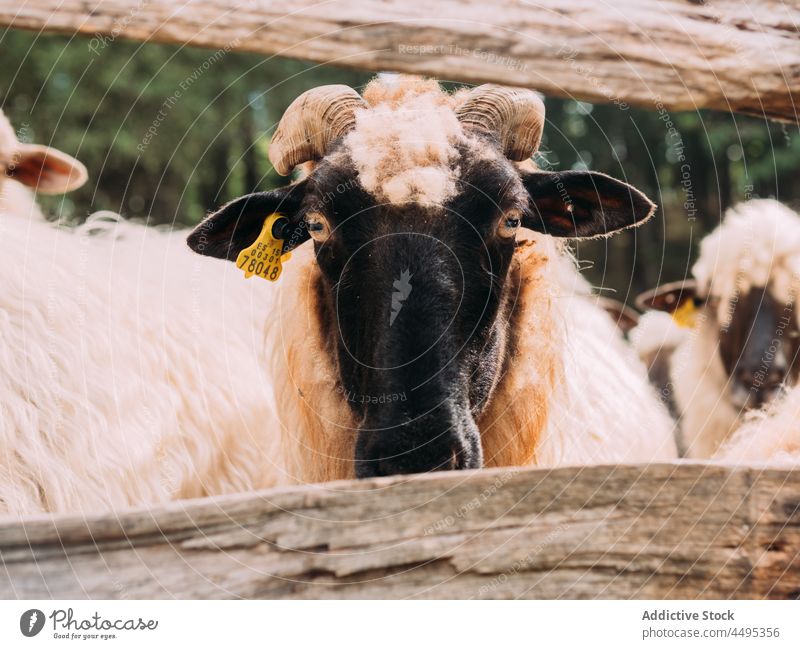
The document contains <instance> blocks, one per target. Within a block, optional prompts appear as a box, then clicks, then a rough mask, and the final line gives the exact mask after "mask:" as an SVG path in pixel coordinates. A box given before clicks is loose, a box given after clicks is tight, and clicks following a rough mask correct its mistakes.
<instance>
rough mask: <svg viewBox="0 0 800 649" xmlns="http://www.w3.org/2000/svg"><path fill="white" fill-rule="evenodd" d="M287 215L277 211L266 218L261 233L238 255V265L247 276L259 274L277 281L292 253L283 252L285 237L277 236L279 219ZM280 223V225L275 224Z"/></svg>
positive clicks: (271, 280)
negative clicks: (284, 263)
mask: <svg viewBox="0 0 800 649" xmlns="http://www.w3.org/2000/svg"><path fill="white" fill-rule="evenodd" d="M281 220H283V221H285V220H286V219H285V217H283V216H281V215H280V214H278V213H277V212H276V213H274V214H270V215H269V216H268V217H267V218H266V219H265V220H264V226H263V227H262V228H261V234H259V235H258V239H256V240H255V241H254V242H253V244H252V245H250V246H248V247H247V248H245V249H244V250H242V251H241V252H240V253H239V255H238V256H237V257H236V265H237V266H238V267H239V268H241V269H242V270H243V271H244V276H245V278H248V277H252V276H253V275H258V276H259V277H263V278H264V279H267V280H269V281H270V282H276V281H277V280H278V278H279V277H280V276H281V271H283V265H282V264H283V262H285V261H288V260H289V258H290V257H291V253H289V252H287V253H286V254H283V239H281V238H278V237H277V236H275V232H276V231H278V232H279V231H280V223H278V222H279V221H281ZM276 223H278V227H277V228H276V227H275V224H276Z"/></svg>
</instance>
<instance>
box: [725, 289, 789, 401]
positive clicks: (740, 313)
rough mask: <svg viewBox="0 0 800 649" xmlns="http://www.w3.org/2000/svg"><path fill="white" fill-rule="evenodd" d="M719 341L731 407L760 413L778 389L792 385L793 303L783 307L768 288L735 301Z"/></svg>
mask: <svg viewBox="0 0 800 649" xmlns="http://www.w3.org/2000/svg"><path fill="white" fill-rule="evenodd" d="M719 340H720V346H719V352H720V358H721V359H722V364H723V366H724V367H725V371H726V372H727V374H728V376H729V377H730V381H729V386H730V393H731V400H732V402H733V404H734V405H735V406H736V407H737V408H746V409H749V408H760V407H761V406H763V405H764V404H765V403H767V402H768V401H769V400H770V399H772V397H774V396H775V395H776V394H777V393H778V392H779V391H780V389H781V387H782V386H784V385H786V384H793V383H794V382H795V381H796V380H797V373H798V369H800V364H799V363H797V362H796V359H797V353H798V328H797V317H796V314H795V308H794V302H790V303H789V304H783V303H782V302H780V301H778V300H776V299H775V298H774V297H773V296H772V294H771V293H770V291H769V289H768V288H766V287H761V288H753V289H751V290H750V291H749V292H747V293H746V294H744V295H742V296H740V297H739V299H738V300H737V301H736V303H735V307H734V309H733V312H732V314H731V320H730V325H729V326H728V327H727V328H726V329H723V330H721V331H720V337H719Z"/></svg>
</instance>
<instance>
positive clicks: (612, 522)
mask: <svg viewBox="0 0 800 649" xmlns="http://www.w3.org/2000/svg"><path fill="white" fill-rule="evenodd" d="M0 558H1V559H2V569H0V597H3V598H14V597H18V598H30V599H39V598H47V597H54V598H82V597H91V598H163V597H166V598H169V597H175V598H225V597H246V598H254V597H264V598H411V597H423V598H424V597H428V598H509V597H515V598H517V597H527V598H634V597H635V598H697V597H702V598H800V469H794V470H778V469H768V470H761V469H757V468H732V467H722V466H718V465H711V464H699V463H686V464H660V465H650V466H598V467H589V468H564V469H557V470H552V471H547V470H536V469H525V470H503V469H496V470H484V471H474V472H458V473H449V474H435V475H428V476H416V477H412V478H409V477H394V478H379V479H375V480H369V481H360V482H338V483H328V484H324V485H312V486H305V487H297V488H292V489H282V490H270V491H264V492H259V493H253V494H243V495H238V496H229V497H224V498H215V499H204V500H196V501H186V502H178V503H172V504H170V505H167V506H160V507H155V508H152V509H150V510H136V511H128V512H122V513H118V514H115V515H103V516H93V517H88V518H84V517H79V516H63V515H62V516H43V517H37V518H32V519H26V520H24V521H9V520H7V519H6V520H5V521H0Z"/></svg>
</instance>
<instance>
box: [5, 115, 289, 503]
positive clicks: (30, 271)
mask: <svg viewBox="0 0 800 649" xmlns="http://www.w3.org/2000/svg"><path fill="white" fill-rule="evenodd" d="M6 123H7V122H4V124H6ZM3 132H4V133H5V135H6V137H5V139H4V140H3V142H4V143H8V142H11V143H12V145H13V144H14V141H15V140H11V138H9V137H7V135H8V133H9V132H11V133H13V131H9V129H8V128H4V129H3ZM15 146H16V145H15ZM3 152H4V155H5V156H6V157H5V160H7V161H8V160H9V157H8V149H7V148H4V149H3ZM45 159H49V160H52V159H57V160H65V159H66V157H65V156H63V154H61V155H56V154H54V153H53V152H52V151H51V150H48V151H47V152H46V155H45ZM79 165H80V163H78V162H77V161H73V162H72V164H71V165H70V169H77V170H78V171H80V170H81V169H82V168H83V167H82V165H80V166H79ZM18 171H19V166H16V167H15V169H14V171H13V173H11V174H9V175H10V178H8V179H7V180H6V181H5V182H4V183H3V185H2V187H0V190H2V194H3V196H4V197H6V196H8V195H9V194H10V195H13V196H14V197H21V198H22V199H25V198H26V196H25V194H24V193H20V192H16V193H14V192H15V191H16V190H15V189H14V185H17V184H18V183H16V182H14V180H12V179H16V180H24V181H25V182H28V183H29V184H31V185H34V184H36V183H35V180H36V179H37V178H39V179H40V182H39V183H38V187H39V189H41V188H42V186H43V184H44V182H45V180H46V183H47V185H46V188H47V189H48V190H53V191H55V190H56V188H58V189H59V190H67V189H71V188H73V187H74V186H76V184H77V183H78V182H79V181H80V177H78V179H77V180H76V179H74V178H72V173H71V172H70V173H69V174H68V175H67V177H66V178H65V176H64V175H63V174H59V173H58V172H59V169H55V170H53V169H51V168H50V166H49V165H43V166H42V168H41V173H40V174H39V175H38V176H37V175H36V174H31V175H25V176H23V175H20V174H18ZM53 173H55V174H56V176H55V177H53V176H52V174H53ZM70 178H72V179H70ZM58 183H61V184H58ZM9 190H10V192H9ZM7 192H9V193H7ZM9 204H10V205H9V206H10V207H12V208H16V209H15V210H12V211H6V210H5V209H4V210H1V211H0V233H2V236H0V260H2V265H1V266H0V273H1V274H2V279H1V280H0V285H2V287H3V290H2V291H1V292H0V513H5V514H7V515H15V516H20V515H27V514H36V513H41V512H66V511H72V512H82V513H84V514H90V513H95V512H99V511H105V510H108V509H118V508H122V507H129V506H134V505H143V504H153V503H158V502H166V501H169V500H174V499H178V498H189V497H197V496H204V495H208V494H223V493H230V492H238V491H242V490H249V489H258V488H262V487H270V486H275V485H279V484H283V483H286V482H288V480H286V479H284V474H283V473H282V471H281V467H282V466H283V463H282V461H281V459H280V458H281V449H280V443H279V435H278V432H277V431H278V430H279V429H278V426H279V423H278V422H277V420H276V418H275V404H274V399H273V396H272V390H271V388H270V384H269V378H268V377H265V375H264V371H263V367H262V364H261V362H260V361H261V359H262V357H263V339H262V337H261V334H262V323H263V320H264V318H265V314H266V313H267V311H268V308H267V305H268V304H269V290H268V289H269V287H267V286H264V285H262V284H260V283H255V282H244V281H242V279H241V277H240V276H239V274H238V272H237V273H235V274H234V273H233V272H228V273H226V272H224V269H220V268H217V266H216V264H214V263H208V261H207V260H203V259H201V258H200V257H198V256H197V255H195V254H193V253H192V252H191V251H190V250H188V249H187V248H186V245H185V241H184V240H185V233H184V232H176V233H168V232H164V231H161V230H159V229H156V228H152V227H145V226H143V225H137V224H134V223H129V222H125V221H122V220H121V219H120V217H119V216H118V215H113V214H109V213H105V214H103V213H100V214H96V215H93V216H92V217H91V218H90V219H89V220H88V221H87V222H86V223H85V224H84V225H83V226H81V227H79V228H77V229H67V228H63V227H57V226H55V225H53V224H50V223H47V222H46V221H44V220H43V219H41V218H39V217H40V213H39V212H38V210H36V209H35V208H33V207H31V206H32V205H33V203H32V202H29V203H27V204H24V205H22V204H21V203H14V202H13V201H9ZM21 206H22V209H19V208H20V207H21ZM22 216H25V217H27V218H21V217H22ZM233 270H235V269H233ZM221 271H222V272H221Z"/></svg>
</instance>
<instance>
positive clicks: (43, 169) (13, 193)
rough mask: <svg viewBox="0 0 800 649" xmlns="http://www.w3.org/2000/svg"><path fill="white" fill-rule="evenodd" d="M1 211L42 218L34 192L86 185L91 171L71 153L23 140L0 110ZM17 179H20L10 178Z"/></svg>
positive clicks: (55, 190)
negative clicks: (32, 190) (33, 190)
mask: <svg viewBox="0 0 800 649" xmlns="http://www.w3.org/2000/svg"><path fill="white" fill-rule="evenodd" d="M0 170H2V172H3V173H0V214H7V215H11V214H16V215H17V216H21V217H23V218H41V217H42V214H41V211H40V210H39V208H38V206H37V205H36V201H35V200H34V198H33V194H32V193H31V191H30V190H29V189H27V188H32V189H35V190H36V191H37V192H39V193H42V194H63V193H66V192H69V191H72V190H73V189H77V188H78V187H80V186H81V185H83V184H84V183H85V182H86V180H87V178H88V174H87V172H86V167H84V166H83V164H81V163H80V162H78V161H77V160H76V159H75V158H73V157H72V156H69V155H67V154H66V153H63V152H61V151H59V150H58V149H54V148H52V147H48V146H44V145H41V144H28V143H24V142H20V141H19V139H18V138H17V134H16V133H15V131H14V128H13V127H12V126H11V122H9V120H8V118H7V117H6V115H5V113H4V112H3V111H2V110H0ZM9 180H15V181H17V182H9Z"/></svg>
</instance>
